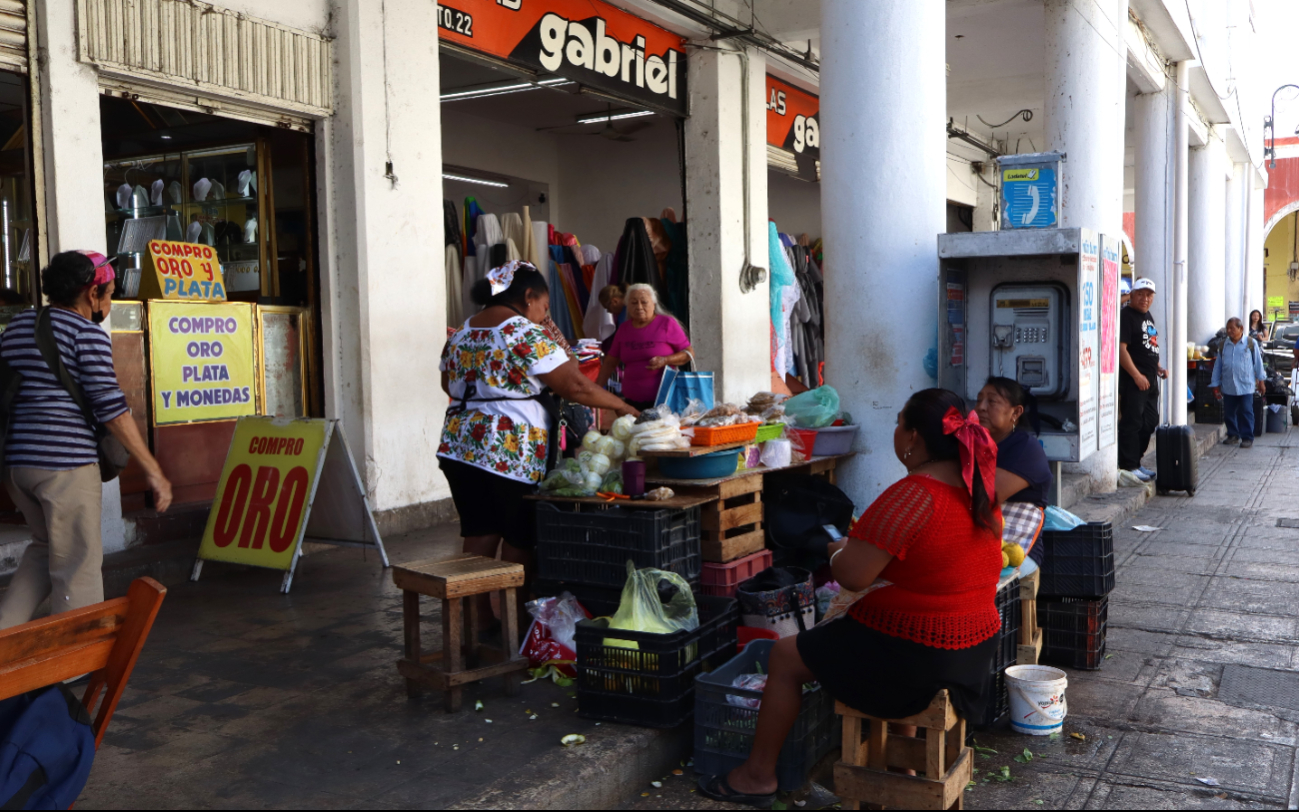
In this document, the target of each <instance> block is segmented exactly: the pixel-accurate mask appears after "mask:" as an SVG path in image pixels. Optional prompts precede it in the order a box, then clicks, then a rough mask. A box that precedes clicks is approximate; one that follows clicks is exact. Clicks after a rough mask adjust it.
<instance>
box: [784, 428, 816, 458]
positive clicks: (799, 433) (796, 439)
mask: <svg viewBox="0 0 1299 812" xmlns="http://www.w3.org/2000/svg"><path fill="white" fill-rule="evenodd" d="M816 434H817V431H816V429H796V428H794V427H793V426H789V427H787V428H786V429H785V438H786V439H788V440H791V441H793V444H794V450H795V451H798V452H801V453H802V454H803V456H804V457H807V458H809V459H811V457H812V450H813V449H814V448H816Z"/></svg>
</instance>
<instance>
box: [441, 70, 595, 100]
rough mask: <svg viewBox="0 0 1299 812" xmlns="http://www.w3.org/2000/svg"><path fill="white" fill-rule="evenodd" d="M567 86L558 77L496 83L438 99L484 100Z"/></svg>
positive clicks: (444, 95)
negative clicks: (537, 80)
mask: <svg viewBox="0 0 1299 812" xmlns="http://www.w3.org/2000/svg"><path fill="white" fill-rule="evenodd" d="M567 84H572V80H570V79H564V78H563V77H559V76H555V77H552V78H550V79H542V80H541V81H539V82H504V83H501V82H496V83H493V84H490V85H476V86H474V87H470V88H465V89H464V90H453V91H451V92H450V93H443V94H442V96H441V97H440V98H441V100H442V101H468V100H469V99H485V98H488V97H489V96H504V95H507V94H509V93H522V92H524V91H527V90H536V89H537V88H539V87H555V86H557V85H567Z"/></svg>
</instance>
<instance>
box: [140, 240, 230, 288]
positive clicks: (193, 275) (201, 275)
mask: <svg viewBox="0 0 1299 812" xmlns="http://www.w3.org/2000/svg"><path fill="white" fill-rule="evenodd" d="M148 258H149V263H148V264H149V268H146V269H145V289H146V292H147V293H146V298H162V299H184V300H187V301H191V302H204V301H208V302H224V301H225V300H226V288H225V278H224V277H223V276H222V275H221V261H220V260H219V259H217V253H216V249H215V248H212V247H211V246H209V245H198V244H196V243H188V242H171V241H170V240H150V241H149V251H148Z"/></svg>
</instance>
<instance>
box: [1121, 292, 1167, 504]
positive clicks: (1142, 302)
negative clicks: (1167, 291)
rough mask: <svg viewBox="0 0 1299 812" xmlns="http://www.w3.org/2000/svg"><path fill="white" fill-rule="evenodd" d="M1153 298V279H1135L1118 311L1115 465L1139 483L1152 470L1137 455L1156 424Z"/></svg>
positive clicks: (1156, 348)
mask: <svg viewBox="0 0 1299 812" xmlns="http://www.w3.org/2000/svg"><path fill="white" fill-rule="evenodd" d="M1154 301H1155V282H1154V280H1153V279H1138V280H1137V281H1136V283H1135V284H1133V285H1132V298H1131V299H1130V300H1129V301H1128V304H1127V306H1126V307H1124V308H1123V310H1122V311H1121V312H1120V313H1119V366H1120V367H1121V368H1122V372H1121V373H1120V374H1119V412H1120V414H1121V417H1120V418H1119V467H1120V468H1122V469H1123V470H1125V471H1131V472H1132V473H1134V474H1136V475H1137V477H1138V478H1139V479H1141V480H1142V481H1143V482H1149V481H1150V480H1151V479H1154V476H1155V472H1154V471H1151V470H1150V469H1149V468H1143V467H1141V457H1142V456H1143V455H1144V454H1145V453H1146V449H1147V448H1149V447H1150V438H1151V436H1152V435H1153V434H1154V433H1155V427H1156V426H1158V425H1159V381H1158V379H1159V378H1164V377H1167V375H1168V373H1167V372H1166V371H1165V370H1164V368H1163V367H1161V366H1160V365H1159V330H1158V329H1157V328H1156V327H1155V319H1154V317H1153V316H1151V315H1150V306H1151V305H1152V304H1154Z"/></svg>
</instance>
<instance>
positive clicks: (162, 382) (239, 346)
mask: <svg viewBox="0 0 1299 812" xmlns="http://www.w3.org/2000/svg"><path fill="white" fill-rule="evenodd" d="M149 349H150V353H151V355H152V357H153V364H152V367H153V415H154V423H155V424H159V425H161V424H166V423H189V422H192V421H195V420H221V419H228V418H232V417H242V416H245V415H251V414H254V413H255V412H256V402H255V400H256V398H255V389H256V365H255V363H254V360H253V359H254V349H253V309H252V305H249V304H240V303H222V304H196V303H188V302H150V303H149Z"/></svg>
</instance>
